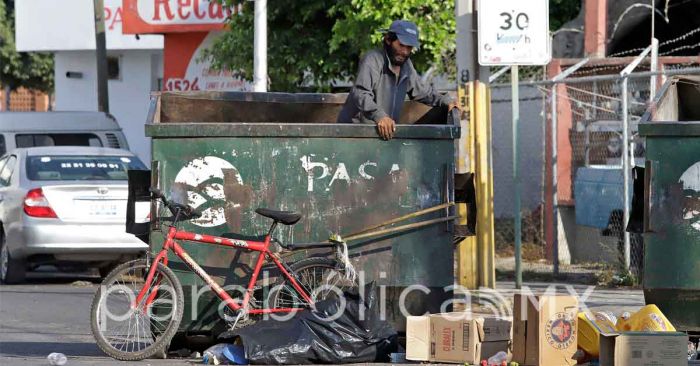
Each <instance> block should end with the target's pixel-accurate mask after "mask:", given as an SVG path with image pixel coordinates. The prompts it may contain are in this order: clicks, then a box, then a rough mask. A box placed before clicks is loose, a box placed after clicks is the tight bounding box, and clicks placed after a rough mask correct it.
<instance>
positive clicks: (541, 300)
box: [513, 294, 578, 366]
mask: <svg viewBox="0 0 700 366" xmlns="http://www.w3.org/2000/svg"><path fill="white" fill-rule="evenodd" d="M577 314H578V300H577V299H576V298H575V297H573V296H525V295H522V294H515V297H514V299H513V361H516V362H518V363H520V364H521V365H527V366H537V365H540V366H552V365H557V366H568V365H575V364H576V363H577V361H576V360H575V359H574V357H573V356H574V353H576V348H577V336H578V326H577V324H578V323H577Z"/></svg>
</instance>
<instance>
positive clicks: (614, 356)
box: [599, 332, 688, 366]
mask: <svg viewBox="0 0 700 366" xmlns="http://www.w3.org/2000/svg"><path fill="white" fill-rule="evenodd" d="M687 352H688V335H687V334H685V333H681V332H627V333H621V334H613V335H603V334H601V336H600V357H599V360H600V364H601V365H615V366H635V365H641V364H644V365H664V366H686V365H687V364H688V353H687Z"/></svg>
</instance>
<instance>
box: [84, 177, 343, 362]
mask: <svg viewBox="0 0 700 366" xmlns="http://www.w3.org/2000/svg"><path fill="white" fill-rule="evenodd" d="M151 192H152V197H153V198H154V199H157V200H159V202H162V204H163V206H164V207H165V208H167V209H168V210H169V211H170V213H171V214H172V217H170V218H169V219H170V220H171V221H172V223H171V224H169V225H167V236H166V238H165V241H164V243H163V248H162V249H161V250H160V252H159V253H158V254H157V255H156V256H155V258H153V259H152V260H149V258H146V259H138V260H134V261H131V262H127V263H124V264H122V265H120V266H118V267H117V268H115V269H114V270H113V271H112V272H111V273H110V274H109V275H108V276H107V277H106V278H105V279H104V281H103V282H102V284H101V286H100V288H99V289H98V291H97V292H96V293H95V297H94V299H93V301H92V309H91V319H90V323H91V328H92V333H93V335H94V337H95V340H96V341H97V345H98V346H99V347H100V349H102V351H104V352H105V353H106V354H108V355H109V356H111V357H113V358H115V359H118V360H125V361H134V360H142V359H145V358H148V357H152V356H154V355H156V354H162V353H163V352H164V351H165V350H166V348H167V346H168V345H169V343H170V340H171V339H172V337H173V336H174V335H175V333H176V332H177V330H178V327H179V324H180V321H181V320H182V316H183V310H184V295H183V291H182V285H181V284H180V281H179V280H178V279H177V277H176V276H175V274H174V273H173V272H172V270H171V269H170V268H168V252H169V251H173V252H174V253H175V255H177V256H178V257H179V258H180V259H181V260H182V261H183V262H184V263H185V264H186V265H187V266H188V267H189V269H190V270H191V271H193V272H194V273H196V274H197V275H198V276H199V277H200V278H201V279H202V280H203V281H204V282H205V283H206V284H207V285H208V286H209V288H210V289H211V290H212V291H214V293H215V294H216V296H218V297H219V299H221V301H222V302H223V304H222V305H221V306H220V310H221V311H223V312H224V314H223V316H224V318H225V320H226V321H227V322H229V326H230V328H234V327H236V326H237V325H238V326H241V325H243V324H245V325H248V324H250V323H252V322H254V321H255V320H256V317H260V316H263V315H264V314H273V313H285V314H291V313H293V312H296V311H299V310H302V309H304V308H308V307H312V306H313V304H314V302H315V301H319V300H322V299H325V298H327V297H329V296H331V295H333V294H336V293H338V291H337V289H340V288H343V287H347V286H349V285H352V284H353V283H354V281H353V280H352V279H349V277H350V276H349V275H350V274H351V273H354V270H353V269H352V266H350V265H349V261H347V246H346V245H345V243H344V242H343V241H340V240H332V239H331V240H329V241H328V242H323V243H307V244H288V245H284V244H282V243H280V242H278V241H276V240H274V239H273V238H272V234H273V233H274V231H275V228H276V227H277V225H278V223H281V224H284V225H294V224H295V223H297V222H298V221H299V219H301V215H300V214H298V213H295V212H289V211H274V210H268V209H263V208H259V209H257V210H256V212H257V213H258V214H260V215H262V216H265V217H267V218H270V219H272V220H273V222H272V226H271V227H270V229H269V231H268V232H267V234H266V235H265V236H264V240H262V241H255V240H243V239H239V238H240V237H241V236H240V235H238V234H222V236H212V235H204V234H197V233H192V232H187V231H184V230H180V229H178V227H177V225H178V223H179V222H181V221H182V220H190V219H194V218H197V217H199V216H201V214H200V213H199V212H198V211H197V210H195V209H194V208H192V207H190V206H187V205H183V204H179V203H176V202H173V201H170V200H167V199H166V197H165V196H164V195H163V194H162V193H161V192H160V191H158V190H155V189H152V190H151ZM176 240H186V241H189V242H194V243H202V244H213V245H219V246H225V247H230V248H237V249H242V250H247V251H254V252H258V253H259V255H258V257H257V260H256V261H255V267H254V268H253V273H252V276H251V278H250V281H249V283H248V286H247V287H246V288H245V289H239V291H237V292H239V295H238V296H236V297H235V298H234V297H233V296H231V295H230V294H229V292H228V291H227V289H225V288H222V287H221V286H220V285H219V284H217V283H216V282H215V281H214V280H213V279H212V278H211V276H210V275H209V274H207V272H206V271H205V270H204V269H203V268H202V267H201V266H200V265H198V264H197V262H195V261H194V260H193V259H192V257H190V255H189V254H187V252H186V251H185V250H184V249H183V248H182V246H180V244H178V242H177V241H176ZM273 241H276V242H277V243H278V244H279V245H280V246H281V247H282V248H284V249H286V250H296V249H309V248H322V247H335V248H336V253H337V254H338V255H340V256H342V257H341V259H339V258H335V259H330V258H325V257H309V258H306V259H303V260H301V261H298V262H296V263H294V264H292V265H287V264H286V263H284V262H283V261H282V260H281V259H280V257H279V256H278V255H277V254H276V253H274V252H273V251H271V250H270V246H271V243H272V242H273ZM342 258H345V260H342ZM266 259H268V260H271V261H272V263H273V264H274V268H276V269H277V270H279V275H278V276H277V277H279V280H278V283H277V284H276V285H275V286H268V296H267V298H266V299H265V300H266V301H259V300H257V299H255V296H256V293H258V292H259V290H260V289H259V288H256V283H257V282H258V277H259V275H260V272H261V269H262V268H263V264H264V263H265V262H266ZM270 288H271V289H270ZM228 290H230V289H228ZM241 296H242V299H241ZM227 311H228V312H229V314H227V313H226V312H227ZM231 323H232V325H231Z"/></svg>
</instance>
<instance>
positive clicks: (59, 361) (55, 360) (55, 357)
mask: <svg viewBox="0 0 700 366" xmlns="http://www.w3.org/2000/svg"><path fill="white" fill-rule="evenodd" d="M46 359H47V360H48V361H49V365H52V366H54V365H55V366H63V365H65V364H66V363H68V358H67V357H66V355H64V354H63V353H58V352H52V353H49V355H48V356H46Z"/></svg>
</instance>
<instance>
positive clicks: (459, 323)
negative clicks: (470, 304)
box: [406, 312, 512, 363]
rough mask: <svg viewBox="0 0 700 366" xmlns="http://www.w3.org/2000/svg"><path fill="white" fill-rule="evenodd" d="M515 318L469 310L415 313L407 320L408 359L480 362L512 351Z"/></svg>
mask: <svg viewBox="0 0 700 366" xmlns="http://www.w3.org/2000/svg"><path fill="white" fill-rule="evenodd" d="M511 325H512V320H511V319H508V318H496V317H481V316H475V315H473V314H471V313H467V312H454V313H441V314H433V315H426V316H411V317H408V318H407V323H406V359H408V360H413V361H431V362H456V363H464V362H469V363H479V362H480V361H481V360H483V359H487V358H489V357H491V356H493V355H494V354H496V353H498V352H499V351H504V352H506V353H510V351H509V349H510V339H511Z"/></svg>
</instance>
